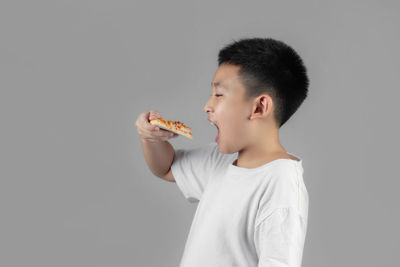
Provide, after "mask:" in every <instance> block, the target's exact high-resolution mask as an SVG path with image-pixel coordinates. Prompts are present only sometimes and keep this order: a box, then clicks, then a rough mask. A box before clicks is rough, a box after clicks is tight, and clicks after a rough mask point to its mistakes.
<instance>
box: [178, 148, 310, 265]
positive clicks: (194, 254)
mask: <svg viewBox="0 0 400 267" xmlns="http://www.w3.org/2000/svg"><path fill="white" fill-rule="evenodd" d="M287 153H288V152H287ZM288 154H290V155H293V156H295V157H297V158H299V157H298V156H296V155H294V154H291V153H288ZM237 157H238V153H234V154H223V153H221V152H219V150H218V144H217V143H215V142H212V143H209V144H208V145H206V146H203V147H200V148H196V149H189V150H184V149H178V150H176V151H175V159H174V162H173V164H172V165H171V170H172V173H173V175H174V177H175V180H176V184H177V186H178V187H179V189H180V190H181V191H182V193H183V195H184V196H185V198H186V199H187V200H188V201H189V202H191V203H196V202H198V206H197V210H196V213H195V215H194V218H193V222H192V225H191V228H190V232H189V236H188V239H187V241H186V245H185V249H184V252H183V256H182V259H181V263H180V267H197V266H199V267H205V266H206V267H225V266H226V267H228V266H229V267H235V266H237V267H244V266H246V267H252V266H259V267H261V266H264V267H267V266H268V267H274V266H276V267H278V266H279V267H283V266H290V267H300V266H301V261H302V255H303V248H304V241H305V236H306V230H307V217H308V192H307V189H306V186H305V184H304V181H303V167H302V159H301V158H299V159H300V161H296V160H291V159H277V160H274V161H271V162H269V163H267V164H264V165H262V166H259V167H257V168H251V169H248V168H242V167H238V166H235V165H233V164H232V163H233V162H234V161H235V160H236V159H237Z"/></svg>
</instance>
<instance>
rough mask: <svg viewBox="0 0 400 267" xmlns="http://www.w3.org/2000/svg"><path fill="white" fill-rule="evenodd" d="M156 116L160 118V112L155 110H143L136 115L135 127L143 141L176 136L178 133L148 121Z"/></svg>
mask: <svg viewBox="0 0 400 267" xmlns="http://www.w3.org/2000/svg"><path fill="white" fill-rule="evenodd" d="M157 118H161V114H160V113H159V112H158V111H155V110H150V111H148V112H144V113H142V114H140V115H139V116H138V118H137V120H136V129H137V131H138V133H139V135H140V138H141V139H142V140H143V141H147V142H153V143H157V142H162V141H167V140H168V139H171V138H174V137H177V136H178V134H176V133H174V132H171V131H167V130H164V129H162V128H160V127H158V126H156V125H152V124H151V123H150V120H154V119H157Z"/></svg>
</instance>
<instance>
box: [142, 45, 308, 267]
mask: <svg viewBox="0 0 400 267" xmlns="http://www.w3.org/2000/svg"><path fill="white" fill-rule="evenodd" d="M218 63H219V64H218V65H219V66H218V69H217V71H216V73H215V75H214V79H213V82H212V92H213V95H211V97H210V99H209V100H208V101H207V103H206V104H205V106H204V111H205V112H206V113H208V120H209V121H210V122H211V123H212V124H213V125H215V126H216V127H217V129H218V135H217V137H216V139H215V142H212V143H209V144H208V145H206V146H204V147H201V148H197V149H190V150H184V149H178V150H176V151H174V149H173V148H172V146H171V144H170V143H169V142H168V141H167V140H168V139H169V138H171V136H168V134H170V133H169V132H168V131H165V130H162V129H159V130H155V129H156V128H157V127H156V126H153V125H151V124H149V120H151V119H154V118H158V117H160V116H161V114H159V113H158V112H156V111H150V112H147V113H143V114H141V115H140V116H139V118H138V120H137V122H136V126H137V128H138V132H139V134H140V136H141V140H142V147H143V152H144V155H145V158H146V161H147V164H148V165H149V167H150V169H151V170H152V172H153V173H154V174H155V175H157V176H158V177H160V178H163V179H165V180H167V181H171V182H176V183H177V185H178V187H179V189H180V190H181V191H182V193H183V195H184V196H185V197H186V199H188V201H190V202H199V204H198V207H197V210H196V214H195V216H194V219H193V222H192V225H191V229H190V232H189V236H188V239H187V242H186V245H185V250H184V253H183V256H182V259H181V263H180V266H181V267H182V266H183V267H197V266H199V267H200V266H201V267H214V266H215V267H225V266H226V267H227V266H229V267H232V266H240V267H241V266H243V267H244V266H246V267H249V266H265V267H266V266H268V267H273V266H276V267H278V266H280V267H281V266H291V267H300V266H301V262H302V254H303V248H304V241H305V236H306V229H307V218H308V192H307V189H306V186H305V183H304V181H303V167H302V160H301V159H300V158H299V157H298V156H295V155H294V154H292V153H289V152H287V151H285V149H284V148H283V146H282V145H281V144H280V142H279V131H278V130H279V128H280V127H281V126H282V125H283V124H284V123H285V122H286V121H287V120H288V119H289V118H290V117H291V116H292V115H293V114H294V112H295V111H296V110H297V109H298V108H299V106H300V105H301V103H302V102H303V101H304V99H305V98H306V96H307V92H308V83H309V81H308V77H307V73H306V68H305V66H304V65H303V62H302V60H301V58H300V57H299V56H298V54H297V53H296V52H295V51H294V50H293V49H292V48H290V47H289V46H287V45H286V44H284V43H283V42H281V41H277V40H274V39H270V38H268V39H265V38H249V39H242V40H239V41H234V42H233V43H231V44H229V45H227V46H226V47H224V48H223V49H222V50H220V52H219V55H218ZM171 134H172V133H171ZM172 136H175V137H176V136H177V135H176V134H172Z"/></svg>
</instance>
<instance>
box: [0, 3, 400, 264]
mask: <svg viewBox="0 0 400 267" xmlns="http://www.w3.org/2000/svg"><path fill="white" fill-rule="evenodd" d="M399 11H400V5H399V3H398V2H396V1H374V2H372V1H353V2H349V1H343V2H340V1H326V2H321V1H257V2H248V1H237V2H233V1H224V2H221V1H220V2H212V1H209V2H208V3H206V2H205V1H202V2H201V3H200V2H199V1H197V2H194V1H159V2H158V3H152V2H150V1H147V2H145V1H128V0H126V1H120V0H119V1H115V0H114V1H83V0H79V1H77V0H74V1H65V0H64V1H50V0H49V1H4V0H3V1H1V2H0V38H1V40H0V89H1V96H0V118H1V124H0V127H1V139H0V157H1V168H0V176H1V180H0V183H1V184H0V216H1V220H0V266H7V267H8V266H41V267H44V266H75V267H78V266H85V267H86V266H114V267H115V266H178V264H179V261H180V258H181V255H182V252H183V249H184V245H185V241H186V237H187V234H188V232H189V229H190V224H191V221H192V218H193V215H194V212H195V209H196V204H190V203H189V202H187V201H186V200H185V199H184V197H183V195H182V194H181V192H180V191H179V189H178V187H177V186H176V184H174V183H169V182H165V181H163V180H161V179H159V178H157V177H155V176H153V175H152V173H151V172H150V170H149V169H148V168H147V165H146V162H145V159H144V157H143V153H142V148H141V144H140V139H139V136H138V134H137V132H136V127H135V121H136V118H137V116H138V115H139V114H140V113H142V112H145V111H148V110H150V109H155V110H158V111H160V112H161V114H162V115H163V116H164V117H166V118H168V119H173V120H180V121H183V122H185V123H186V124H187V125H190V126H191V127H192V130H193V135H194V136H195V138H194V139H193V140H190V139H188V138H184V137H179V138H178V139H173V140H172V141H171V143H172V145H173V146H174V147H175V148H194V147H197V146H201V145H204V144H206V143H208V142H212V141H213V140H214V138H215V135H216V129H215V128H214V127H213V126H211V125H210V124H209V122H208V121H207V116H206V114H205V113H204V111H203V106H204V104H205V102H206V100H207V99H208V97H209V95H210V94H211V88H210V82H211V80H212V78H213V75H214V73H215V70H216V67H217V54H218V50H219V49H220V48H221V47H222V46H224V45H226V44H228V43H230V42H231V41H232V40H234V39H238V38H242V37H273V38H276V39H279V40H282V41H284V42H287V43H288V44H289V45H291V46H292V47H294V48H295V49H296V50H297V51H298V52H299V54H300V55H301V56H302V58H303V59H304V62H305V64H306V66H307V67H308V71H309V76H310V80H311V85H310V93H309V97H308V98H307V99H306V101H305V102H304V103H303V105H302V106H301V107H300V109H299V110H298V112H297V113H296V114H295V115H294V116H293V117H292V118H291V119H290V120H289V121H288V122H287V123H286V125H284V126H283V128H282V129H281V134H280V138H281V142H282V144H283V146H284V147H285V148H286V150H287V151H289V152H292V153H295V154H296V155H298V156H300V157H302V158H303V161H304V165H303V167H304V170H305V171H304V180H305V183H306V186H307V189H308V192H309V196H310V207H309V208H310V210H309V224H308V232H307V237H306V243H305V248H304V255H303V266H327V267H328V266H394V265H395V262H398V260H397V258H398V254H396V253H397V252H398V244H399V242H400V238H399V230H398V225H400V216H399V207H398V203H400V198H399V195H398V191H399V181H398V180H399V174H398V166H399V156H398V155H397V153H398V151H399V141H398V136H399V134H400V133H399V125H398V124H399V123H398V122H399V119H398V115H399V112H398V101H399V96H400V94H399V92H398V90H399V85H400V83H399V74H400V63H399V62H400V56H399V50H398V49H399V47H400V37H399V26H400V25H399V22H400V18H399Z"/></svg>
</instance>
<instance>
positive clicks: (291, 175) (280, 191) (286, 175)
mask: <svg viewBox="0 0 400 267" xmlns="http://www.w3.org/2000/svg"><path fill="white" fill-rule="evenodd" d="M266 176H268V177H265V178H267V179H265V181H266V183H265V188H264V192H263V194H262V197H261V198H260V202H259V209H261V210H262V211H261V212H262V213H263V216H266V215H268V214H269V213H270V212H272V211H273V210H274V209H276V208H282V207H294V208H296V209H298V210H299V211H300V213H301V214H305V213H307V209H308V193H307V189H306V187H305V184H304V181H303V176H302V168H301V166H299V165H296V163H295V162H292V161H280V162H279V164H275V165H274V166H273V167H271V168H270V169H269V172H268V174H266ZM303 209H304V210H303Z"/></svg>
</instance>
